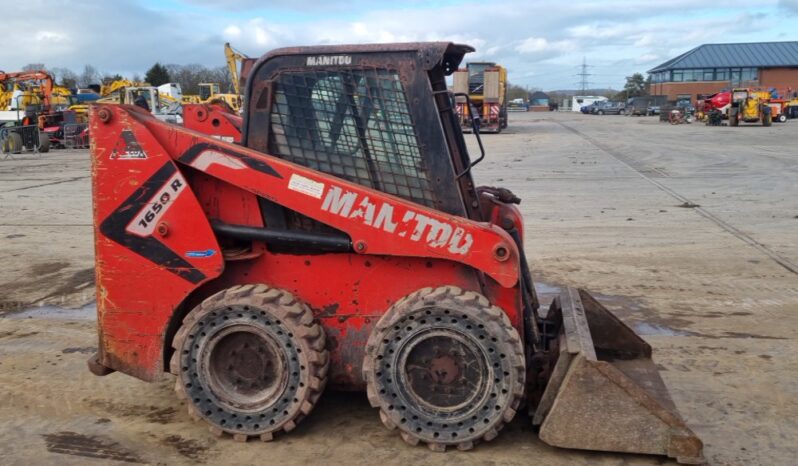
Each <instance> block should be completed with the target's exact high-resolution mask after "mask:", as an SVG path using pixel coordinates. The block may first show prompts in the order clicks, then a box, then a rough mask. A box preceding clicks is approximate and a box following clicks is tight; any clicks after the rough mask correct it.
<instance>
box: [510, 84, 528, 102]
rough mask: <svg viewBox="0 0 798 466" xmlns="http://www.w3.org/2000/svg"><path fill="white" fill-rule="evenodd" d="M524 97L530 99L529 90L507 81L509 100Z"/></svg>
mask: <svg viewBox="0 0 798 466" xmlns="http://www.w3.org/2000/svg"><path fill="white" fill-rule="evenodd" d="M513 99H524V101H527V100H529V92H527V90H526V89H524V88H523V87H521V86H516V85H515V84H510V83H507V100H513Z"/></svg>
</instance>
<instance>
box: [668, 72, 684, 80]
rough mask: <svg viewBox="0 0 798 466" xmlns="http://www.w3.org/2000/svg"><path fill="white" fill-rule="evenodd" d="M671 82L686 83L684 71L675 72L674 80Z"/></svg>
mask: <svg viewBox="0 0 798 466" xmlns="http://www.w3.org/2000/svg"><path fill="white" fill-rule="evenodd" d="M671 81H673V82H675V83H680V82H682V81H684V71H682V70H674V71H673V78H672V79H671Z"/></svg>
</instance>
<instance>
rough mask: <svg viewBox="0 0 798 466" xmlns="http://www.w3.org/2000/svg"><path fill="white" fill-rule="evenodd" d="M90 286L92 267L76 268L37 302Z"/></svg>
mask: <svg viewBox="0 0 798 466" xmlns="http://www.w3.org/2000/svg"><path fill="white" fill-rule="evenodd" d="M92 286H94V269H82V270H78V271H77V272H75V273H73V274H72V276H70V277H69V278H67V280H66V281H65V282H64V283H61V284H60V285H59V286H58V288H56V289H55V290H53V292H52V293H50V294H48V295H47V296H44V297H42V298H40V299H39V300H38V302H41V301H47V300H48V299H52V298H61V297H63V296H66V295H70V294H72V293H77V292H79V291H82V290H85V289H87V288H89V287H92Z"/></svg>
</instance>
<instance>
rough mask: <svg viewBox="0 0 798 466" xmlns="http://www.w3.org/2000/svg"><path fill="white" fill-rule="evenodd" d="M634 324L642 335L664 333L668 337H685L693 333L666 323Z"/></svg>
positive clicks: (636, 331)
mask: <svg viewBox="0 0 798 466" xmlns="http://www.w3.org/2000/svg"><path fill="white" fill-rule="evenodd" d="M632 326H633V327H634V331H635V333H637V334H638V335H641V336H643V335H646V336H651V335H664V336H668V337H685V336H690V335H692V333H690V332H685V331H682V330H676V329H674V328H670V327H666V326H664V325H657V324H649V323H648V322H639V323H636V324H633V325H632Z"/></svg>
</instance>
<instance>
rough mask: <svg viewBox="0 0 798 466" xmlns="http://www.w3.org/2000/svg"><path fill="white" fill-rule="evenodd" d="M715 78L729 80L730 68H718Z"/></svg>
mask: <svg viewBox="0 0 798 466" xmlns="http://www.w3.org/2000/svg"><path fill="white" fill-rule="evenodd" d="M715 80H716V81H728V80H729V69H728V68H718V69H716V70H715Z"/></svg>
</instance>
